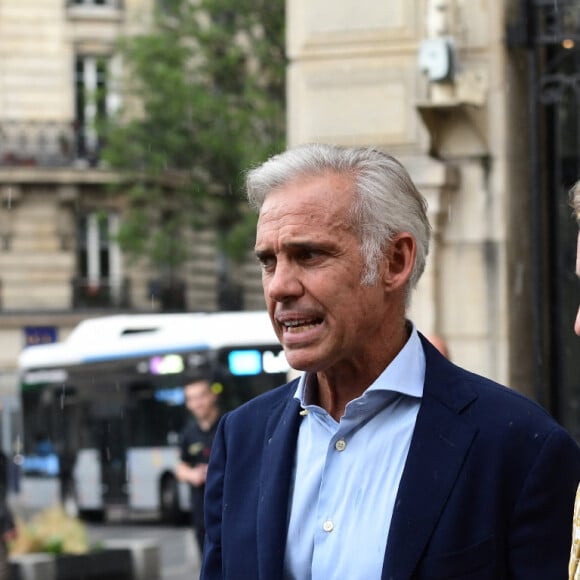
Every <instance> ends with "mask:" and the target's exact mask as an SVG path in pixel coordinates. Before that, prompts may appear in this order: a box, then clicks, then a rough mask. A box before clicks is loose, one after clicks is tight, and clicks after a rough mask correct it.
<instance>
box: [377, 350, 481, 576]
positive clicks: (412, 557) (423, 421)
mask: <svg viewBox="0 0 580 580" xmlns="http://www.w3.org/2000/svg"><path fill="white" fill-rule="evenodd" d="M426 350H428V349H427V348H426ZM426 354H427V355H428V356H427V368H428V371H427V376H426V380H425V389H424V394H423V400H422V403H421V408H420V410H419V414H418V416H417V423H416V425H415V432H414V434H413V439H412V441H411V447H410V449H409V455H408V457H407V462H406V464H405V469H404V471H403V475H402V478H401V482H400V484H399V491H398V493H397V499H396V501H395V509H394V512H393V518H392V522H391V528H390V531H389V536H388V541H387V549H386V553H385V561H384V565H383V574H382V578H383V580H408V579H410V578H411V575H412V574H413V571H414V569H415V567H416V565H417V563H418V561H419V559H420V557H421V555H422V553H423V551H424V549H425V547H426V545H427V542H428V540H429V537H430V536H431V534H432V532H433V529H434V527H435V525H436V524H437V521H438V519H439V516H440V514H441V512H442V511H443V509H444V506H445V503H446V501H447V498H448V497H449V495H450V493H451V490H452V488H453V486H454V484H455V481H456V479H457V476H458V474H459V472H460V470H461V466H462V464H463V461H464V458H465V456H466V454H467V453H468V451H469V448H470V446H471V444H472V442H473V439H474V437H475V435H476V433H477V429H476V428H474V427H473V426H472V425H470V424H469V423H467V422H466V421H465V420H464V419H463V418H462V417H461V416H460V414H459V413H460V411H461V410H463V409H464V408H465V407H466V406H467V405H469V404H470V403H471V402H472V401H473V400H474V398H475V395H474V394H472V393H471V392H469V391H468V390H467V392H466V391H465V390H461V391H460V390H459V389H457V390H456V389H454V386H453V385H454V381H453V379H452V378H451V379H449V378H447V379H445V380H441V379H439V380H437V379H435V378H432V379H431V380H429V374H430V373H429V358H431V357H430V356H429V353H428V352H427V353H426ZM435 366H438V365H437V363H435ZM445 367H446V368H445V371H446V373H447V374H446V375H443V374H441V373H436V374H438V375H439V376H446V377H452V376H453V374H454V373H453V370H452V369H453V366H452V365H449V366H447V362H445ZM431 370H432V371H433V370H434V369H431ZM431 374H432V375H433V374H435V373H433V372H431ZM454 391H455V392H454Z"/></svg>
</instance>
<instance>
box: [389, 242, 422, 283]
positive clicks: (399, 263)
mask: <svg viewBox="0 0 580 580" xmlns="http://www.w3.org/2000/svg"><path fill="white" fill-rule="evenodd" d="M416 255H417V243H416V242H415V238H414V237H413V236H412V235H411V234H410V233H408V232H402V233H400V234H397V235H396V236H395V237H394V238H393V239H392V240H391V242H390V243H389V247H388V249H387V252H386V259H385V268H384V271H383V283H384V284H385V287H386V288H388V289H389V290H398V289H400V288H404V287H405V286H406V285H407V282H408V281H409V278H410V277H411V274H412V273H413V268H414V266H415V257H416Z"/></svg>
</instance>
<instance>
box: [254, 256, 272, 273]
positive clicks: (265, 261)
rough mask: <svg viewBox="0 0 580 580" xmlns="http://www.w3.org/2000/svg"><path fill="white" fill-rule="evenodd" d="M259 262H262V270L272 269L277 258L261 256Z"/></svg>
mask: <svg viewBox="0 0 580 580" xmlns="http://www.w3.org/2000/svg"><path fill="white" fill-rule="evenodd" d="M258 262H260V266H261V267H262V270H270V269H272V268H273V267H274V266H275V264H276V259H275V258H273V257H271V256H260V257H259V258H258Z"/></svg>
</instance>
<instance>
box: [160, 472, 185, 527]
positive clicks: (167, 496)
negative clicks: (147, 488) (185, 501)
mask: <svg viewBox="0 0 580 580" xmlns="http://www.w3.org/2000/svg"><path fill="white" fill-rule="evenodd" d="M159 508H160V511H161V519H162V520H163V521H164V522H167V523H176V522H178V521H179V519H180V516H181V511H180V509H179V489H178V484H177V481H176V479H175V477H173V476H172V475H166V476H165V477H164V478H163V479H162V480H161V487H160V490H159Z"/></svg>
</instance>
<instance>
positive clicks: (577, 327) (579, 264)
mask: <svg viewBox="0 0 580 580" xmlns="http://www.w3.org/2000/svg"><path fill="white" fill-rule="evenodd" d="M576 276H578V278H580V230H579V231H578V238H577V242H576ZM574 332H575V333H576V334H577V335H578V336H580V306H579V307H578V314H576V322H575V323H574Z"/></svg>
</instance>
